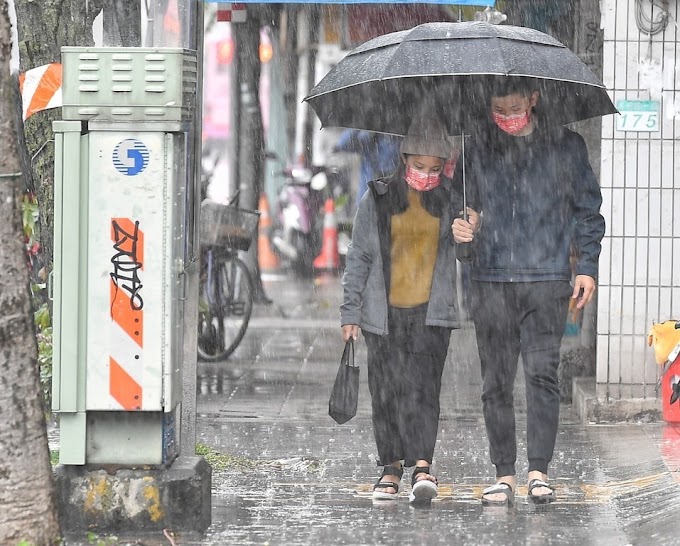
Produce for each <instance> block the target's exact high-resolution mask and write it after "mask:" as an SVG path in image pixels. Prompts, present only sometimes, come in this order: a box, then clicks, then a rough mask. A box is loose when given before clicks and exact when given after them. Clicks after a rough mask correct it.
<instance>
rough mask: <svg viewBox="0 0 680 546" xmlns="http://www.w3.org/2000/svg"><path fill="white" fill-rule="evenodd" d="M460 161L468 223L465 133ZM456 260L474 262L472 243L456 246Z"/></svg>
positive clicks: (464, 215) (464, 212) (465, 216)
mask: <svg viewBox="0 0 680 546" xmlns="http://www.w3.org/2000/svg"><path fill="white" fill-rule="evenodd" d="M460 142H461V145H460V160H461V161H462V162H463V163H462V165H463V220H465V221H466V222H467V221H468V211H467V191H466V188H465V131H463V132H462V134H461V137H460ZM456 259H457V260H458V261H460V262H469V261H471V260H472V243H457V244H456Z"/></svg>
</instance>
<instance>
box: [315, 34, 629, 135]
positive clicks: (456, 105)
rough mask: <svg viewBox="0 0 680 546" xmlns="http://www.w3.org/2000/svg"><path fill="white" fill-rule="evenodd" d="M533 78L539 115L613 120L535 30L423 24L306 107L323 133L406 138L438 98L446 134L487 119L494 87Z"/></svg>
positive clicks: (347, 66)
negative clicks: (339, 130)
mask: <svg viewBox="0 0 680 546" xmlns="http://www.w3.org/2000/svg"><path fill="white" fill-rule="evenodd" d="M498 76H509V77H522V78H532V79H533V80H534V81H535V83H536V85H537V88H538V89H539V91H540V93H541V99H540V101H539V107H538V110H539V111H540V112H542V113H543V114H544V115H545V117H546V119H547V120H549V121H550V122H551V123H556V124H560V125H562V124H566V123H571V122H575V121H580V120H584V119H588V118H591V117H594V116H601V115H606V114H612V113H615V112H616V111H617V110H616V108H615V107H614V105H613V104H612V101H611V99H610V98H609V95H608V94H607V91H606V89H605V87H604V85H603V84H602V82H601V81H599V79H598V78H597V77H596V76H595V75H594V74H593V73H592V72H591V71H590V69H589V68H588V67H587V66H586V65H585V64H584V63H583V61H581V59H579V58H578V56H576V55H575V54H574V53H573V52H572V51H570V50H569V49H568V48H567V47H566V46H564V45H563V44H561V43H560V42H558V41H557V40H555V39H554V38H552V37H551V36H548V35H547V34H544V33H542V32H539V31H537V30H534V29H530V28H524V27H515V26H509V25H492V24H489V23H484V22H464V23H426V24H423V25H419V26H417V27H414V28H412V29H410V30H405V31H401V32H393V33H390V34H385V35H383V36H379V37H377V38H375V39H373V40H369V41H368V42H366V43H364V44H362V45H360V46H359V47H357V48H356V49H354V50H353V51H351V52H350V53H349V54H348V55H347V56H346V57H345V58H344V59H343V60H341V61H340V62H339V63H338V64H337V65H336V66H335V67H334V68H333V69H331V71H330V72H329V73H328V74H327V75H326V76H325V77H324V78H323V79H322V80H321V81H320V82H319V83H318V84H317V85H316V86H315V87H314V88H313V89H312V90H311V92H310V93H309V95H308V96H307V97H306V98H305V99H304V100H305V101H307V102H308V103H309V104H310V105H311V106H312V108H313V109H314V111H315V112H316V114H317V115H318V116H319V119H320V120H321V123H322V125H323V126H335V127H351V128H356V129H366V130H369V131H377V132H384V133H392V134H397V135H403V134H405V133H406V131H407V130H408V127H409V123H410V120H411V118H412V117H413V114H414V113H415V111H416V110H417V108H418V107H419V105H420V104H422V98H423V96H425V95H426V94H427V96H428V97H434V100H436V102H437V107H438V108H440V109H442V113H443V114H444V116H443V119H445V120H446V122H447V125H448V127H447V129H448V132H449V134H457V133H459V132H460V131H461V130H462V129H463V127H469V123H474V119H475V118H476V117H478V116H480V115H484V114H485V113H486V112H487V111H488V105H489V99H490V97H489V93H488V89H489V88H490V83H491V80H492V79H493V78H495V77H498Z"/></svg>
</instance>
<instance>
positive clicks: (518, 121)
mask: <svg viewBox="0 0 680 546" xmlns="http://www.w3.org/2000/svg"><path fill="white" fill-rule="evenodd" d="M492 115H493V120H494V121H495V122H496V125H498V127H499V129H501V130H503V131H505V132H506V133H509V134H511V135H513V134H516V133H519V132H520V131H521V130H522V129H524V128H525V127H526V126H527V125H529V122H530V121H531V114H530V113H529V110H527V111H526V112H524V113H522V114H512V115H510V116H504V115H503V114H499V113H498V112H493V114H492Z"/></svg>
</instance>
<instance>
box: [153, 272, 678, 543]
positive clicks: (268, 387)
mask: <svg viewBox="0 0 680 546" xmlns="http://www.w3.org/2000/svg"><path fill="white" fill-rule="evenodd" d="M265 288H266V291H267V293H268V295H269V296H270V297H271V298H272V299H273V300H274V304H273V305H271V306H267V307H265V306H258V308H257V309H256V313H255V316H254V317H253V319H252V322H251V325H250V327H249V330H248V332H247V334H246V337H245V338H244V341H243V343H242V344H241V346H240V347H239V349H238V350H237V352H236V353H235V354H234V355H232V357H231V358H230V359H229V360H227V361H225V362H221V363H215V364H199V380H198V389H199V394H198V414H199V415H198V426H197V430H198V437H199V442H200V443H201V444H203V445H204V446H207V447H208V448H210V449H213V450H216V451H218V452H220V453H222V454H225V455H228V456H229V457H223V458H222V463H223V465H222V466H221V467H220V469H217V470H216V471H215V472H214V474H213V510H212V521H213V523H212V526H211V527H210V528H209V530H208V532H207V534H206V535H205V536H204V537H186V536H185V537H182V536H178V537H177V538H176V540H177V544H207V545H226V544H228V545H236V544H243V545H256V544H269V545H274V544H280V545H297V544H299V545H318V544H329V545H330V544H350V545H372V544H397V543H399V544H413V545H420V544H465V545H477V544H479V545H482V544H498V545H513V544H517V545H520V544H521V545H524V544H528V545H544V544H560V545H565V544H578V545H586V544H602V545H610V544H611V545H622V544H680V532H679V531H678V526H677V515H676V514H677V510H678V506H680V485H678V483H677V481H676V479H675V472H676V471H677V470H678V468H679V466H680V433H679V431H678V430H676V429H674V428H673V427H669V426H666V425H665V424H663V423H648V422H641V423H632V424H616V425H607V426H604V425H601V426H598V425H591V426H584V425H582V424H581V423H580V419H579V418H578V416H577V415H576V414H575V411H574V410H573V408H572V407H571V406H569V405H565V406H562V413H561V426H560V432H559V436H558V439H557V446H556V452H555V458H554V460H553V463H552V466H551V481H553V483H554V485H556V487H557V495H558V501H557V502H556V503H555V504H553V505H550V506H547V507H542V508H540V507H539V508H537V507H535V506H534V505H532V504H529V503H528V502H527V500H526V487H525V484H526V462H525V461H526V444H525V441H524V436H525V430H526V415H525V411H524V402H523V400H524V393H523V389H522V385H521V383H522V382H521V381H518V382H517V389H516V405H517V408H518V411H517V413H518V443H519V457H518V473H519V476H518V477H519V483H520V487H519V489H518V492H517V494H518V497H517V503H516V506H515V508H513V509H510V510H508V509H499V508H483V507H482V506H481V504H480V502H479V498H480V495H481V490H482V489H483V488H484V487H486V486H487V485H489V484H491V483H493V469H492V467H491V465H490V463H489V462H488V455H487V441H486V435H485V432H484V423H483V419H482V415H481V403H480V388H481V386H480V378H479V363H478V360H477V356H476V346H475V341H474V331H473V330H472V329H471V328H465V329H462V330H458V331H455V332H454V333H453V335H452V339H451V345H450V352H449V358H448V362H447V366H446V370H445V373H444V384H443V388H442V397H441V407H442V415H441V422H440V432H439V440H438V445H437V449H436V451H435V461H434V464H433V471H434V472H435V473H436V475H437V476H438V478H439V482H440V495H439V497H438V498H437V499H436V500H435V501H434V502H432V504H431V506H430V507H429V508H424V509H423V508H414V507H412V506H410V505H409V504H408V500H407V498H408V492H409V489H410V487H409V485H408V484H409V483H410V482H409V474H408V472H407V473H406V474H405V477H404V480H403V481H402V489H401V491H400V493H401V497H400V498H399V500H398V501H396V502H387V503H384V502H383V503H379V504H374V503H373V501H372V499H371V489H372V485H373V483H374V481H375V479H376V477H377V475H378V473H379V468H378V467H376V465H375V457H376V452H375V445H374V441H373V435H372V430H371V420H370V398H369V394H368V390H367V386H366V367H365V345H364V344H363V343H359V344H358V346H357V360H358V362H359V363H360V365H362V370H361V380H362V388H361V393H360V408H359V414H358V415H357V417H356V418H355V419H353V420H351V421H350V422H349V423H346V424H344V425H336V424H335V423H334V422H333V421H332V420H331V419H330V417H328V415H327V404H328V394H329V392H330V387H331V384H332V381H333V378H334V376H335V373H336V371H337V366H338V363H339V358H340V353H341V350H342V341H341V338H340V329H339V312H338V305H339V303H340V296H341V287H340V282H339V278H337V277H334V276H327V277H321V278H318V279H316V280H314V281H312V280H310V281H294V280H291V279H290V278H288V277H285V276H270V277H267V278H266V280H265ZM520 377H521V376H520ZM522 486H524V487H522ZM146 543H147V542H145V544H146ZM163 543H165V542H163Z"/></svg>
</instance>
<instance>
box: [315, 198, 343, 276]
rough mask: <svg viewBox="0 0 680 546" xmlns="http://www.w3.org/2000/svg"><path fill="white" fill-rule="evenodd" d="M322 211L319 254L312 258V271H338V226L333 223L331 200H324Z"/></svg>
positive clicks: (333, 206) (333, 203) (333, 215)
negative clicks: (321, 235) (321, 234)
mask: <svg viewBox="0 0 680 546" xmlns="http://www.w3.org/2000/svg"><path fill="white" fill-rule="evenodd" d="M323 209H324V217H323V238H322V242H321V253H320V254H319V255H318V256H317V257H316V258H314V269H326V270H328V269H338V268H339V267H340V254H339V253H338V224H337V222H336V221H335V202H334V201H333V199H330V198H329V199H326V203H325V204H324V207H323Z"/></svg>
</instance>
